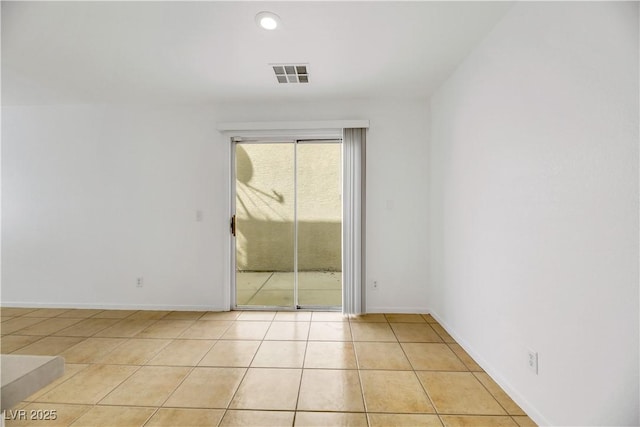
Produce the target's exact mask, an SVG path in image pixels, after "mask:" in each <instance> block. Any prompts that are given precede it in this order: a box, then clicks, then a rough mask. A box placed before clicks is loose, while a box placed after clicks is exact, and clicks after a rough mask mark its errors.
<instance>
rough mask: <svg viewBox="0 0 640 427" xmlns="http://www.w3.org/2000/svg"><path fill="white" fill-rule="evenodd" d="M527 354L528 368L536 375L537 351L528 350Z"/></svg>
mask: <svg viewBox="0 0 640 427" xmlns="http://www.w3.org/2000/svg"><path fill="white" fill-rule="evenodd" d="M528 354H529V356H528V357H529V359H528V363H529V369H530V370H531V371H532V372H533V373H534V374H536V375H538V353H537V352H536V351H533V350H528Z"/></svg>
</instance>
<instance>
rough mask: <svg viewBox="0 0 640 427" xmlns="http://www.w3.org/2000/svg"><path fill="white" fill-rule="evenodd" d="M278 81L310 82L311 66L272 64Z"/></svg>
mask: <svg viewBox="0 0 640 427" xmlns="http://www.w3.org/2000/svg"><path fill="white" fill-rule="evenodd" d="M270 65H271V66H272V67H273V72H274V73H275V74H276V79H277V80H278V83H309V66H308V65H306V64H302V65H300V64H270Z"/></svg>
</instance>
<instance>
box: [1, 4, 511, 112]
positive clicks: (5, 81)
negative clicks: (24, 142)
mask: <svg viewBox="0 0 640 427" xmlns="http://www.w3.org/2000/svg"><path fill="white" fill-rule="evenodd" d="M510 6H511V3H507V2H7V1H2V103H3V104H5V105H8V104H50V103H110V102H144V103H148V102H151V103H155V102H162V103H214V102H220V101H229V100H260V99H267V98H270V99H273V98H276V99H283V100H296V99H306V100H313V99H322V98H334V99H335V98H338V99H340V98H382V97H395V98H406V97H410V98H416V97H427V96H429V94H430V93H431V91H433V89H435V88H436V87H437V85H438V84H440V83H441V82H442V81H443V79H444V78H446V77H447V76H448V75H449V74H450V73H451V72H452V71H453V70H454V68H455V67H456V65H457V64H459V63H460V61H461V60H462V59H464V57H466V56H467V55H468V54H469V52H471V51H472V50H473V48H474V47H475V46H476V45H477V44H478V43H479V42H480V40H481V39H482V38H483V37H484V36H485V35H486V34H487V33H488V32H489V31H490V30H491V29H492V28H493V26H494V25H495V24H496V23H497V22H498V21H499V20H500V18H501V17H502V16H503V15H504V13H505V12H506V11H507V9H508V8H509V7H510ZM262 10H268V11H272V12H275V13H276V14H278V15H279V16H280V17H281V20H282V24H283V25H282V28H281V29H279V30H277V31H272V32H268V31H265V30H262V29H260V28H258V27H257V26H256V24H255V21H254V17H255V14H256V13H257V12H259V11H262ZM274 62H283V63H292V62H293V63H299V62H300V63H309V69H310V83H309V84H297V85H296V84H286V85H282V84H278V83H277V82H276V79H275V77H274V75H273V71H272V70H271V69H270V67H269V66H268V64H269V63H274Z"/></svg>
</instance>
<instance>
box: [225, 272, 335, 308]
mask: <svg viewBox="0 0 640 427" xmlns="http://www.w3.org/2000/svg"><path fill="white" fill-rule="evenodd" d="M293 282H294V277H293V273H291V272H271V271H267V272H253V271H248V272H237V273H236V288H237V289H236V300H237V304H238V305H239V306H271V307H293V304H294V302H293V287H294V284H293ZM298 303H299V305H300V306H303V307H304V306H306V307H312V306H314V307H317V306H321V307H341V306H342V273H341V272H339V271H335V272H322V271H301V272H299V273H298Z"/></svg>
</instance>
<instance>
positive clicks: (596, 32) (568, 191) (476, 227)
mask: <svg viewBox="0 0 640 427" xmlns="http://www.w3.org/2000/svg"><path fill="white" fill-rule="evenodd" d="M638 89H639V87H638V3H636V2H628V3H612V2H597V3H577V2H576V3H572V2H569V3H517V4H516V5H515V6H514V7H513V9H512V10H511V11H510V12H509V13H508V14H507V15H506V17H505V18H504V20H503V21H501V22H500V23H499V24H498V25H497V27H496V28H495V29H494V31H493V32H492V33H491V34H490V35H489V36H488V37H487V38H486V39H485V40H484V41H483V43H482V44H481V45H480V46H479V47H478V48H477V49H476V50H475V51H474V52H473V54H472V55H471V56H470V57H468V58H467V59H466V60H465V61H464V63H463V64H462V65H461V66H460V67H459V68H458V69H457V71H456V72H455V73H454V74H453V75H452V76H451V77H450V78H449V79H448V80H447V81H446V82H445V84H444V85H443V86H442V87H441V88H440V89H439V90H438V92H437V93H436V94H435V95H434V96H433V98H432V101H431V112H432V116H431V120H432V139H431V150H430V169H431V174H430V193H431V196H430V203H431V207H432V209H431V222H430V224H431V226H430V233H431V243H432V246H431V252H432V255H431V276H430V297H431V298H430V300H429V307H430V309H431V311H432V312H433V314H434V315H435V316H436V317H437V318H438V319H439V320H440V321H441V322H442V323H443V325H444V326H445V327H446V328H447V329H448V330H449V331H450V332H451V333H452V334H453V335H454V336H455V337H456V338H457V339H458V340H459V342H460V343H461V344H463V346H464V347H465V348H466V349H467V350H468V351H469V352H470V353H471V354H472V355H473V356H474V357H476V358H477V359H478V360H479V361H480V364H481V365H482V366H483V367H484V368H485V369H486V370H487V371H488V372H489V373H490V374H491V375H492V376H494V377H495V378H496V379H497V380H498V382H499V383H500V384H501V385H503V386H504V387H505V388H506V389H507V390H508V391H510V392H511V394H512V395H513V396H514V397H515V398H516V400H517V401H518V402H519V403H520V404H521V405H522V406H523V408H524V409H525V410H527V412H528V413H529V414H530V415H531V416H532V417H533V418H534V420H536V421H538V422H539V423H541V424H552V425H600V426H604V425H639V424H640V418H639V414H638V407H639V392H638V360H639V353H638V336H639V331H638V323H639V322H638V301H639V298H638V112H639V110H638ZM528 348H530V349H534V350H536V351H537V352H538V353H539V375H537V376H536V375H535V374H533V373H532V372H530V371H529V370H528V368H527V349H528Z"/></svg>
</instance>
